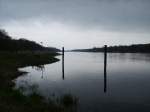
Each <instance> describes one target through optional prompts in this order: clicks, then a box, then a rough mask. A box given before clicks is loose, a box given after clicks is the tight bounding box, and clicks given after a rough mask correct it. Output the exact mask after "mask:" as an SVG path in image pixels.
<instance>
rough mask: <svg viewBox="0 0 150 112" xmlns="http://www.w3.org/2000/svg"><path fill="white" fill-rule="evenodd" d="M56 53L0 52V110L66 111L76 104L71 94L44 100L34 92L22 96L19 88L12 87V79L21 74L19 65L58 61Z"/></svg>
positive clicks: (6, 111) (15, 111) (12, 111)
mask: <svg viewBox="0 0 150 112" xmlns="http://www.w3.org/2000/svg"><path fill="white" fill-rule="evenodd" d="M56 55H58V54H57V53H8V52H7V53H0V112H65V111H68V106H70V105H74V104H76V98H74V97H73V96H71V95H64V96H62V97H61V98H59V99H57V101H53V100H51V99H49V101H45V100H44V98H43V97H42V96H40V95H38V94H36V93H33V94H31V95H29V96H24V95H23V94H22V93H21V91H20V90H14V89H12V87H13V86H14V83H13V82H12V80H13V79H15V78H17V77H18V76H19V75H22V74H23V72H21V71H18V68H19V67H25V66H36V65H43V64H49V63H53V62H56V61H58V59H57V58H55V56H56ZM66 107H67V108H66ZM69 111H70V109H69Z"/></svg>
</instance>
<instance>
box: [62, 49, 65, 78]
mask: <svg viewBox="0 0 150 112" xmlns="http://www.w3.org/2000/svg"><path fill="white" fill-rule="evenodd" d="M62 79H63V80H64V79H65V74H64V47H63V48H62Z"/></svg>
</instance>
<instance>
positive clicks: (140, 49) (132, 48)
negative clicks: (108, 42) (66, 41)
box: [69, 44, 150, 53]
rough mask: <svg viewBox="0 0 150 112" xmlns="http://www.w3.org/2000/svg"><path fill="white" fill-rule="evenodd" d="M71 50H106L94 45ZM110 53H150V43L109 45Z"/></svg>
mask: <svg viewBox="0 0 150 112" xmlns="http://www.w3.org/2000/svg"><path fill="white" fill-rule="evenodd" d="M69 52H104V47H94V48H89V49H74V50H70V51H69ZM107 52H108V53H150V44H133V45H128V46H126V45H119V46H109V47H107Z"/></svg>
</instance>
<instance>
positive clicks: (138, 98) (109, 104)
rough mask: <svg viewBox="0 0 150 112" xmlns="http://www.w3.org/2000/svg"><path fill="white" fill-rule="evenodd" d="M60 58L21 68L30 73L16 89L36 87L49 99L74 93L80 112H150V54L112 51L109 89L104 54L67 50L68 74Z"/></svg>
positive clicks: (108, 66) (66, 63) (17, 80)
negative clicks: (52, 61) (105, 82)
mask: <svg viewBox="0 0 150 112" xmlns="http://www.w3.org/2000/svg"><path fill="white" fill-rule="evenodd" d="M57 58H59V59H60V61H59V62H56V63H53V64H48V65H44V66H42V67H41V68H38V67H25V68H21V69H20V70H23V71H27V72H29V73H28V74H26V75H23V76H20V77H18V78H17V79H16V80H15V83H16V88H20V87H24V88H26V89H25V93H30V92H31V90H32V91H33V88H36V91H37V92H38V93H39V94H41V95H43V96H44V97H46V98H48V97H51V96H52V95H54V94H55V95H56V96H59V95H63V94H68V93H70V94H72V95H73V96H76V97H78V99H79V105H78V111H79V112H150V54H136V53H133V54H130V53H122V54H121V53H110V54H108V62H107V92H104V55H103V53H77V52H75V53H73V52H72V53H65V64H64V77H63V76H62V62H61V56H58V57H57ZM31 85H34V86H32V89H31Z"/></svg>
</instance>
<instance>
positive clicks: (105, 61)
mask: <svg viewBox="0 0 150 112" xmlns="http://www.w3.org/2000/svg"><path fill="white" fill-rule="evenodd" d="M104 92H105V93H106V92H107V45H105V46H104Z"/></svg>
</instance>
